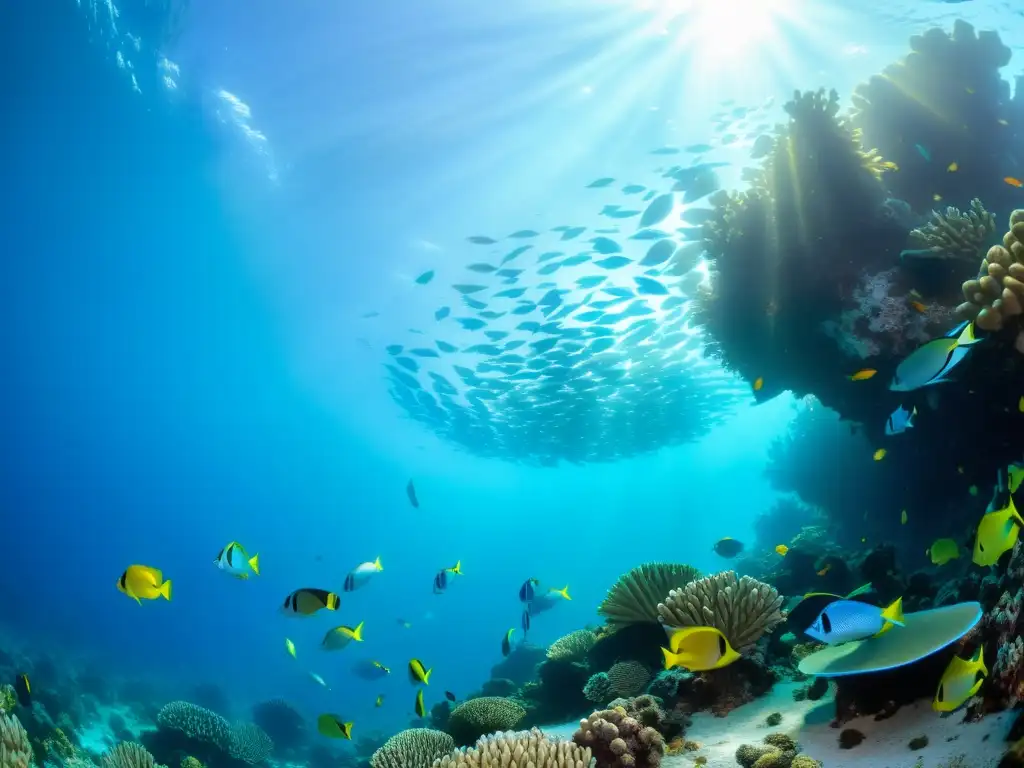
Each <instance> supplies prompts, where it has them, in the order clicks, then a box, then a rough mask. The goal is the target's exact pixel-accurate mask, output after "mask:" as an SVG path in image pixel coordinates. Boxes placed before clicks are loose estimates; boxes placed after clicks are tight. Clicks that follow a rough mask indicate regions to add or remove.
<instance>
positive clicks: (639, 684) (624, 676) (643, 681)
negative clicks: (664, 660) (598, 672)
mask: <svg viewBox="0 0 1024 768" xmlns="http://www.w3.org/2000/svg"><path fill="white" fill-rule="evenodd" d="M649 682H651V670H649V669H648V668H647V667H645V666H644V665H643V664H640V663H639V662H636V661H620V662H617V663H616V664H613V665H612V668H611V669H609V670H608V687H609V689H610V690H611V692H612V693H613V694H614V695H615V696H636V695H637V694H638V693H640V692H641V691H643V689H644V688H646V687H647V684H648V683H649Z"/></svg>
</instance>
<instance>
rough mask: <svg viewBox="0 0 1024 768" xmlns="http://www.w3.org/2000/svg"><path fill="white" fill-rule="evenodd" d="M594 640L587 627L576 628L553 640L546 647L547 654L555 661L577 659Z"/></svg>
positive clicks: (592, 645)
mask: <svg viewBox="0 0 1024 768" xmlns="http://www.w3.org/2000/svg"><path fill="white" fill-rule="evenodd" d="M596 642H597V637H595V635H594V633H593V632H591V631H590V630H589V629H577V630H576V631H575V632H570V633H569V634H568V635H565V636H563V637H560V638H558V639H557V640H555V642H553V643H552V644H551V645H550V647H549V648H548V653H547V656H548V658H549V659H554V660H556V661H579V660H580V659H582V658H584V657H585V656H586V655H587V652H588V651H589V650H590V649H591V648H593V647H594V643H596Z"/></svg>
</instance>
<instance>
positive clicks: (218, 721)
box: [157, 701, 231, 752]
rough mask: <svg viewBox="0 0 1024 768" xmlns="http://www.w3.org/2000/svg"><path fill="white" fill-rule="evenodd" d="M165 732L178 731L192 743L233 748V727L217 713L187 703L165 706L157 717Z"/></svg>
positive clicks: (178, 702)
mask: <svg viewBox="0 0 1024 768" xmlns="http://www.w3.org/2000/svg"><path fill="white" fill-rule="evenodd" d="M157 725H159V726H160V728H161V729H163V730H169V731H177V732H179V733H181V734H182V735H183V736H184V737H185V738H187V739H188V740H190V741H196V742H203V743H207V744H212V745H214V746H216V747H217V748H219V749H221V750H223V751H225V752H226V751H228V750H229V749H230V748H231V725H230V724H229V723H228V721H227V720H225V719H224V718H223V717H221V716H220V715H218V714H217V713H216V712H211V711H210V710H208V709H204V708H203V707H197V706H196V705H195V704H191V703H189V702H187V701H172V702H170V703H169V704H165V705H164V706H163V708H162V709H161V710H160V714H159V715H157Z"/></svg>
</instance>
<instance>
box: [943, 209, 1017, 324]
mask: <svg viewBox="0 0 1024 768" xmlns="http://www.w3.org/2000/svg"><path fill="white" fill-rule="evenodd" d="M963 291H964V298H965V299H967V301H965V302H964V303H963V304H961V305H960V306H959V307H957V313H958V314H960V315H961V317H964V318H965V319H968V320H973V321H974V323H975V325H977V326H978V327H979V328H981V329H982V330H983V331H998V330H1000V329H1001V328H1002V327H1003V326H1004V325H1005V324H1006V323H1007V322H1008V321H1009V320H1010V319H1011V318H1013V317H1019V316H1020V315H1021V313H1022V312H1024V209H1017V210H1016V211H1014V212H1013V213H1011V214H1010V231H1009V232H1007V233H1006V234H1005V235H1004V236H1003V244H1002V245H994V246H992V247H991V248H989V250H988V253H987V254H986V255H985V258H984V259H982V261H981V269H980V270H979V276H978V277H977V278H975V279H973V280H968V281H967V282H965V283H964V284H963Z"/></svg>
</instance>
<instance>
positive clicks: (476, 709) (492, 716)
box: [447, 696, 526, 746]
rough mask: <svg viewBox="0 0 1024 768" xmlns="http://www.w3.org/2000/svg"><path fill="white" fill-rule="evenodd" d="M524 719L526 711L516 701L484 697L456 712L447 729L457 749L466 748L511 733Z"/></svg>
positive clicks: (461, 705) (470, 702)
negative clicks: (487, 737)
mask: <svg viewBox="0 0 1024 768" xmlns="http://www.w3.org/2000/svg"><path fill="white" fill-rule="evenodd" d="M525 717H526V710H525V709H524V708H523V707H522V706H521V705H520V704H518V703H517V702H516V701H515V700H513V699H504V698H500V697H498V696H483V697H481V698H479V699H470V700H469V701H464V702H462V703H461V704H459V706H457V707H456V708H455V709H453V710H452V714H451V717H450V718H449V719H448V726H447V729H448V733H449V734H451V736H452V738H453V739H455V744H456V745H457V746H466V745H469V744H472V743H473V742H474V741H476V740H477V739H479V738H480V737H481V736H484V735H486V734H488V733H494V732H495V731H509V730H512V729H513V728H515V727H517V726H518V725H519V724H520V723H521V722H522V720H523V718H525Z"/></svg>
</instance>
